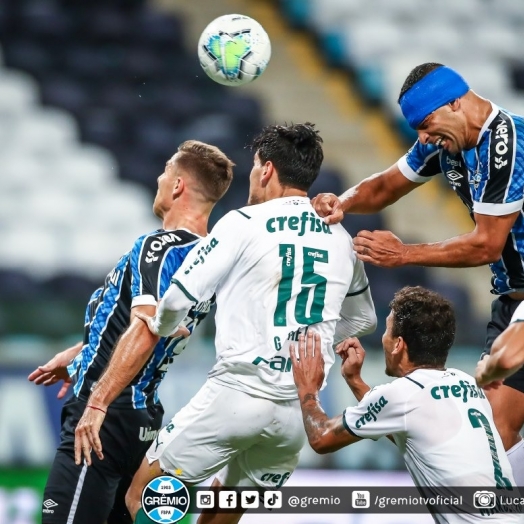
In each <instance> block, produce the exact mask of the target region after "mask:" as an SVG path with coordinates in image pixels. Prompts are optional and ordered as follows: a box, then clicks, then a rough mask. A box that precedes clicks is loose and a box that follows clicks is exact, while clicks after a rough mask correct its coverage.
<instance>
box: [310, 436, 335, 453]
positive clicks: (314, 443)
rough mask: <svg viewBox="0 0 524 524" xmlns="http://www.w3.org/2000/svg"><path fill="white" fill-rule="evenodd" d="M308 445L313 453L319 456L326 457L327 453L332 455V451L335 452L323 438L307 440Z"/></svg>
mask: <svg viewBox="0 0 524 524" xmlns="http://www.w3.org/2000/svg"><path fill="white" fill-rule="evenodd" d="M309 445H310V446H311V448H312V449H313V451H314V452H315V453H318V454H319V455H326V454H327V453H332V452H333V451H336V449H333V446H332V444H331V443H330V442H329V441H328V440H327V439H326V438H323V437H320V438H315V439H312V438H310V439H309Z"/></svg>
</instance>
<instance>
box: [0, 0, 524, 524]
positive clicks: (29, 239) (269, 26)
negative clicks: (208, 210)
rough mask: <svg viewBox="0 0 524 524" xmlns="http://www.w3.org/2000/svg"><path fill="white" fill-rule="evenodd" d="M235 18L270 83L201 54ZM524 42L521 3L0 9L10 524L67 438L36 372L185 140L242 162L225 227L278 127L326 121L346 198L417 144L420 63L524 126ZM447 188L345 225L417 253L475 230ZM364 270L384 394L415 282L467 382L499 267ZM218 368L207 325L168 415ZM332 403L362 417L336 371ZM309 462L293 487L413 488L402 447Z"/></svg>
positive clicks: (2, 492) (0, 512)
mask: <svg viewBox="0 0 524 524" xmlns="http://www.w3.org/2000/svg"><path fill="white" fill-rule="evenodd" d="M233 12H239V13H242V14H247V15H249V16H252V17H254V18H255V19H257V20H258V21H259V22H260V23H262V25H263V26H264V27H265V29H266V30H267V32H268V33H269V35H270V38H271V40H272V47H273V56H272V59H271V62H270V64H269V67H268V69H267V71H266V72H265V73H264V75H263V76H262V77H261V78H260V79H258V80H257V81H256V82H255V83H253V84H252V85H249V86H245V87H241V88H227V87H223V86H219V85H218V84H215V83H213V82H212V81H211V80H209V79H208V78H207V77H206V76H205V74H204V73H203V72H202V71H201V69H200V67H199V64H198V61H197V56H196V48H195V47H196V42H197V40H198V36H199V34H200V32H201V31H202V29H203V28H204V27H205V26H206V25H207V24H208V23H209V21H211V20H212V19H213V18H215V17H216V16H219V15H222V14H226V13H233ZM523 30H524V5H523V4H522V1H521V0H496V1H495V0H460V2H457V1H456V0H440V1H439V2H438V4H435V2H433V1H431V0H394V1H393V0H214V1H213V2H210V1H209V0H191V1H190V2H188V1H186V0H149V1H146V0H89V1H88V0H75V2H71V1H68V0H0V524H33V523H36V522H38V521H39V518H38V515H39V511H40V504H41V490H42V487H43V485H44V484H45V480H46V473H47V469H46V468H47V467H48V466H49V464H50V461H51V460H52V458H53V454H54V449H55V446H56V444H57V441H58V430H59V413H60V406H61V403H60V402H58V401H57V400H56V399H55V396H56V392H57V390H56V389H54V388H52V389H43V388H37V387H35V386H33V385H31V384H29V383H28V382H27V381H26V376H27V374H28V373H29V371H31V370H32V369H34V367H35V366H36V365H38V364H41V363H44V362H45V361H47V359H48V358H49V357H51V356H52V355H53V354H54V353H55V352H56V351H58V350H61V349H63V348H64V347H67V346H68V345H70V344H71V343H74V342H76V341H77V340H78V339H79V337H80V336H81V332H82V327H83V318H84V317H83V314H84V307H85V304H86V301H87V299H88V297H89V296H90V294H91V292H92V291H93V289H94V288H95V287H98V285H99V284H100V283H101V281H102V279H103V277H104V276H105V275H106V273H107V272H108V271H109V269H110V268H111V267H112V266H113V265H114V263H115V261H116V260H117V259H118V257H119V256H120V255H121V254H122V253H123V252H125V251H127V250H128V249H129V248H130V247H131V245H132V242H133V240H134V239H135V237H136V236H138V235H139V234H142V233H144V232H146V231H149V230H152V229H156V228H157V227H158V222H157V221H156V219H155V217H154V216H153V215H152V212H151V205H152V200H153V196H154V193H155V190H156V178H157V176H158V175H159V174H160V173H161V172H162V170H163V167H164V164H165V162H166V160H167V159H168V158H170V157H171V155H172V154H173V153H174V152H175V150H176V147H177V145H178V144H179V143H180V142H182V141H183V140H186V139H189V138H195V139H199V140H203V141H206V142H210V143H213V144H216V145H218V146H219V147H221V148H222V149H223V150H224V151H225V152H226V153H227V154H228V155H230V157H232V158H233V159H234V161H235V162H236V164H237V168H236V171H235V180H234V182H233V185H232V187H231V189H230V191H229V192H228V194H227V195H226V197H225V198H224V200H223V201H222V202H220V204H219V205H217V208H216V211H215V212H214V215H213V216H214V219H213V222H214V221H216V219H217V218H218V217H219V216H221V215H222V214H223V213H225V212H226V211H229V210H230V209H233V208H237V207H240V206H242V205H244V204H245V202H246V198H247V190H248V175H249V171H250V168H251V163H252V154H251V152H249V150H247V149H245V146H246V145H247V144H249V142H250V141H251V138H252V137H253V135H254V134H256V132H257V131H258V130H259V129H260V128H261V126H262V125H264V124H266V123H272V122H284V121H288V122H290V121H294V122H299V121H306V120H310V121H312V122H315V123H317V125H318V127H319V129H320V131H321V134H322V136H323V138H324V140H325V156H326V160H325V164H324V168H323V171H322V174H321V176H320V177H319V179H318V181H317V182H316V183H315V185H314V188H313V189H312V191H311V195H312V196H313V195H315V194H317V193H318V192H325V191H330V192H334V193H337V194H339V193H341V192H342V191H343V190H344V189H345V188H347V187H349V186H350V185H352V184H354V183H356V182H358V181H359V180H360V179H362V178H363V177H365V176H367V175H369V174H371V173H373V172H376V171H379V170H382V169H384V168H385V167H387V166H389V165H390V164H392V163H393V162H395V161H396V160H397V159H398V158H399V157H400V156H401V155H402V154H403V153H404V152H405V150H406V149H407V147H409V145H410V144H411V142H412V141H413V133H412V132H411V131H410V130H409V129H408V128H407V127H406V125H405V123H404V122H403V120H402V118H401V115H400V112H399V109H398V107H397V105H396V98H397V95H398V91H399V89H400V87H401V84H402V82H403V80H404V78H405V76H406V75H407V73H408V72H409V70H410V69H411V68H412V67H414V66H415V65H417V64H419V63H422V62H428V61H441V62H444V63H446V64H447V65H451V66H454V67H456V68H457V69H458V70H459V71H460V72H462V73H463V74H464V76H465V77H466V79H467V80H468V81H469V82H470V84H471V86H472V88H473V89H475V90H476V91H477V92H478V93H479V94H481V95H483V96H486V97H488V98H492V99H493V100H494V101H495V102H496V103H497V104H499V105H501V106H504V107H506V108H507V109H510V110H513V111H515V112H520V113H523V112H524V94H523V92H522V91H521V90H522V89H524V62H522V61H521V60H522V57H521V52H520V45H519V38H520V35H522V33H523ZM441 182H442V184H439V183H438V182H433V183H430V184H428V185H426V186H424V187H423V188H421V189H419V190H417V191H416V192H415V193H416V194H414V195H411V196H409V197H406V198H405V199H403V201H402V202H401V203H399V204H397V205H395V206H393V207H392V208H391V209H388V210H387V211H386V212H384V213H381V214H377V215H372V216H352V217H348V218H346V221H345V226H346V227H347V228H348V230H349V231H350V232H351V233H352V234H355V233H356V232H357V231H359V230H361V229H372V230H373V229H383V228H391V229H392V230H393V231H394V232H396V233H397V234H398V235H399V236H400V237H401V238H402V239H403V240H405V241H409V240H412V241H435V240H440V239H443V238H446V237H448V236H451V235H456V234H459V233H461V232H464V231H467V230H468V229H469V228H470V227H471V225H470V223H469V218H468V216H467V213H466V210H465V209H462V206H461V204H460V203H459V202H458V199H456V198H455V197H454V196H453V195H452V192H451V191H450V190H448V188H447V184H446V183H445V181H441ZM367 270H368V275H369V279H370V281H371V286H372V292H373V295H374V299H375V302H376V307H377V311H378V314H379V328H378V330H377V333H376V334H374V335H372V336H369V337H366V339H365V340H364V342H365V345H366V347H367V349H368V360H369V361H368V362H367V364H366V365H365V377H366V378H367V379H368V381H369V382H370V383H371V384H378V383H381V382H384V381H385V380H386V377H385V376H384V374H383V357H382V352H381V345H380V338H381V334H382V331H383V328H382V326H383V322H384V319H385V316H386V315H387V311H388V302H389V301H390V300H391V298H392V295H393V293H394V292H395V291H396V290H397V289H399V288H400V287H402V286H403V285H406V284H411V285H414V284H421V285H424V286H427V287H430V288H433V289H435V290H437V291H440V292H442V293H443V294H444V295H446V296H448V297H449V298H450V299H451V300H452V301H453V302H454V304H455V306H456V312H457V316H458V323H459V330H458V333H457V344H456V346H455V348H454V349H453V351H452V356H451V359H450V363H451V364H452V365H456V366H457V367H461V368H463V369H464V370H466V371H470V372H471V371H472V370H473V369H474V366H475V363H476V360H477V356H478V354H479V352H480V349H481V347H482V345H483V338H484V325H485V323H486V321H487V317H488V314H489V303H490V300H491V296H490V294H489V280H490V275H489V270H488V269H487V268H478V269H467V270H433V269H425V268H400V269H395V270H382V269H378V268H375V267H368V268H367ZM213 361H214V348H213V322H212V320H210V321H209V322H207V324H206V325H205V327H204V328H203V329H201V330H200V333H199V335H198V336H197V338H196V339H195V340H194V341H193V342H192V343H190V345H189V347H188V349H187V350H186V352H185V353H184V354H183V355H181V356H180V357H178V358H177V360H176V361H175V363H174V364H173V365H172V369H171V371H170V372H169V373H168V375H167V378H166V380H165V382H164V384H163V385H162V394H161V398H162V399H163V403H164V405H165V407H166V411H167V413H166V416H171V415H172V414H173V413H174V412H176V410H177V409H178V408H179V407H181V406H182V405H184V404H185V403H186V402H187V401H188V399H189V398H190V397H191V396H192V394H193V393H194V392H196V390H197V389H198V388H199V387H200V385H201V384H202V383H203V382H204V380H205V377H206V373H207V371H208V370H209V368H210V367H211V365H212V363H213ZM323 401H324V404H325V406H326V408H327V411H328V412H329V413H330V414H335V413H337V412H340V411H341V410H342V409H343V408H344V407H346V406H347V405H349V404H352V403H353V399H352V396H351V394H350V392H349V391H348V390H347V388H346V387H345V385H344V384H343V383H342V380H341V379H340V377H339V373H338V370H337V369H334V370H333V373H332V375H331V379H330V384H329V386H328V388H327V389H326V391H324V392H323ZM300 467H301V470H300V472H299V474H297V476H296V477H295V480H294V482H295V483H299V484H300V483H303V484H314V483H315V482H322V483H323V484H324V485H329V484H333V485H335V484H344V483H347V484H348V485H356V486H358V485H359V483H360V484H361V485H362V486H363V485H366V484H376V485H380V484H386V485H389V484H390V483H391V484H397V483H403V482H408V483H409V481H408V480H407V479H406V473H405V470H404V466H403V464H402V460H401V458H400V457H399V456H398V453H397V452H396V450H395V449H394V446H392V445H391V443H389V442H378V443H373V442H362V443H359V444H358V445H356V446H352V447H351V448H349V449H345V450H341V451H339V452H337V453H335V454H333V455H328V456H322V457H321V456H316V455H315V454H314V453H312V452H311V451H310V450H309V448H306V449H304V452H303V455H302V458H301V463H300ZM318 470H322V471H318ZM412 517H415V518H414V519H413V522H426V520H425V518H422V517H421V516H418V517H417V516H412ZM377 518H378V517H377ZM249 519H251V520H249ZM285 519H286V523H288V524H290V523H291V522H297V523H306V522H315V523H319V522H322V523H331V522H333V523H335V522H336V523H338V522H340V523H342V522H344V523H353V522H354V523H356V522H358V523H360V524H365V523H371V522H377V520H376V518H375V520H374V519H373V518H371V517H369V516H368V517H364V516H358V515H357V516H354V515H353V516H352V515H344V516H335V515H331V516H325V517H318V516H317V517H314V518H312V519H308V517H307V516H296V519H294V518H293V517H290V516H286V517H285ZM280 520H282V521H283V517H282V519H279V518H278V516H273V517H272V521H273V522H277V521H280ZM245 521H246V522H249V521H252V522H258V521H260V522H262V521H263V519H262V518H261V517H255V516H253V517H246V518H245ZM408 521H409V522H411V520H410V518H408V517H407V516H406V517H402V518H399V517H396V518H391V520H387V518H386V517H385V516H384V517H381V518H380V522H384V523H385V522H397V523H400V522H402V523H405V522H408ZM429 521H430V520H428V522H429Z"/></svg>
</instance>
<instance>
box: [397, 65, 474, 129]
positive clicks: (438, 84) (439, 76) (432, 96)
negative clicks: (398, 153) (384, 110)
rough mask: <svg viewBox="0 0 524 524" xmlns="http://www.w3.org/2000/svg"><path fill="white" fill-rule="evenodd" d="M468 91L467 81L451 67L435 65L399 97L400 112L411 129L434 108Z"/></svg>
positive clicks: (415, 127)
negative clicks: (435, 66) (434, 67)
mask: <svg viewBox="0 0 524 524" xmlns="http://www.w3.org/2000/svg"><path fill="white" fill-rule="evenodd" d="M468 91H469V85H468V84H467V82H466V81H465V80H464V79H463V78H462V77H461V76H460V75H459V74H458V73H457V72H456V71H454V70H453V69H451V68H449V67H446V66H442V67H437V68H436V69H434V70H433V71H431V72H430V73H428V74H427V75H426V76H425V77H423V78H421V79H420V80H419V81H418V82H417V83H415V84H414V85H413V86H412V87H410V88H409V89H408V90H407V91H406V92H405V93H404V94H403V95H402V96H401V97H400V98H399V104H400V108H401V109H402V114H403V115H404V116H405V117H406V120H407V121H408V123H409V125H410V126H411V127H412V128H413V129H417V128H418V126H419V125H420V124H421V123H422V122H423V121H424V120H425V119H426V118H427V117H428V116H429V115H430V114H431V113H433V111H435V109H438V108H439V107H442V106H445V105H446V104H449V103H450V102H454V101H455V100H457V98H460V97H462V96H464V95H465V94H466V93H467V92H468Z"/></svg>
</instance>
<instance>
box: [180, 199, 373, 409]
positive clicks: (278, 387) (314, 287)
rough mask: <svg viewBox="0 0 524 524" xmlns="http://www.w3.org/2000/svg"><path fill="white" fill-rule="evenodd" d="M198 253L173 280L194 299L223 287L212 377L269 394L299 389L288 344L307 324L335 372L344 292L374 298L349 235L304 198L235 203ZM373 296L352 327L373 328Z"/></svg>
mask: <svg viewBox="0 0 524 524" xmlns="http://www.w3.org/2000/svg"><path fill="white" fill-rule="evenodd" d="M193 253H194V256H191V254H189V256H188V257H187V258H186V260H185V262H184V263H183V265H182V266H181V268H180V269H179V270H178V271H177V272H176V274H175V275H174V277H173V280H172V281H173V283H174V284H175V285H176V286H177V287H178V288H180V289H181V290H182V291H183V292H184V293H185V294H186V296H187V297H188V298H190V299H191V300H193V301H195V302H201V298H203V297H208V298H209V297H211V296H212V295H213V294H215V293H216V303H217V313H216V351H217V362H216V365H215V366H214V367H213V369H212V370H211V371H210V374H209V377H210V378H212V379H213V380H215V381H217V382H220V383H222V384H224V385H227V386H230V387H233V388H236V389H239V390H241V391H245V392H247V393H250V394H253V395H257V396H261V397H264V398H269V399H291V398H296V397H297V392H296V387H295V384H294V381H293V372H292V367H291V360H290V358H289V344H290V342H293V341H296V340H297V339H298V330H299V329H300V328H303V327H304V326H312V328H313V329H314V330H315V331H317V332H318V333H320V335H321V337H322V343H323V351H324V358H325V363H326V366H325V369H326V375H327V372H328V371H329V368H330V367H331V365H332V364H333V362H334V352H333V349H332V344H333V337H334V333H335V326H336V323H337V320H338V319H339V318H340V315H339V312H340V309H341V304H342V302H343V300H344V299H345V297H346V295H350V296H353V295H355V299H357V298H358V297H357V296H358V295H360V297H362V296H367V297H369V296H370V295H369V292H368V291H367V288H368V280H367V277H366V274H365V271H364V266H363V264H362V262H360V261H359V260H358V259H357V258H356V255H355V252H354V250H353V246H352V240H351V237H350V235H349V234H348V233H347V232H346V230H345V229H344V228H343V227H342V226H341V225H339V224H337V225H332V226H328V225H326V224H325V223H324V222H323V220H322V219H321V218H320V217H319V216H318V215H317V214H316V213H315V211H314V209H313V207H312V206H311V203H310V200H309V199H308V198H305V197H286V198H278V199H275V200H270V201H268V202H265V203H263V204H258V205H253V206H248V207H244V208H242V209H240V210H236V211H232V212H230V213H228V214H227V215H226V216H224V217H223V218H222V219H221V220H220V221H219V222H218V223H217V224H216V226H215V227H214V228H213V231H212V232H211V234H210V235H209V236H208V237H207V238H206V239H204V240H202V241H201V243H199V245H198V246H197V247H196V248H195V250H194V251H193ZM175 291H177V290H175ZM366 303H367V304H368V305H367V307H365V308H362V310H361V311H359V312H358V313H357V314H356V316H355V317H354V318H353V319H352V320H353V323H352V325H353V326H354V327H355V326H360V328H362V327H363V328H364V331H369V328H370V327H374V326H373V323H374V309H373V306H372V303H370V298H368V299H367V302H366ZM370 312H371V315H370ZM370 316H371V317H373V318H372V320H371V326H370ZM359 321H360V322H359ZM345 334H346V335H348V333H347V332H346V333H345ZM350 334H351V335H354V336H355V335H359V334H361V333H358V327H355V332H353V333H350ZM296 345H297V346H298V343H296Z"/></svg>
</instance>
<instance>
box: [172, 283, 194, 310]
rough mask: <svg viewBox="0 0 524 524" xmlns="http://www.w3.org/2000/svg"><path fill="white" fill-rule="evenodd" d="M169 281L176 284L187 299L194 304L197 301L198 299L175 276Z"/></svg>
mask: <svg viewBox="0 0 524 524" xmlns="http://www.w3.org/2000/svg"><path fill="white" fill-rule="evenodd" d="M171 283H172V284H175V285H177V286H178V287H179V289H180V291H182V293H184V295H185V296H186V297H187V298H189V300H191V301H192V302H194V303H195V304H197V303H198V300H197V299H196V298H195V297H194V296H193V295H192V294H191V293H190V292H189V291H188V290H187V289H186V288H185V287H184V286H183V285H182V284H181V283H180V282H179V281H178V280H177V279H176V278H174V279H173V280H171Z"/></svg>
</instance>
